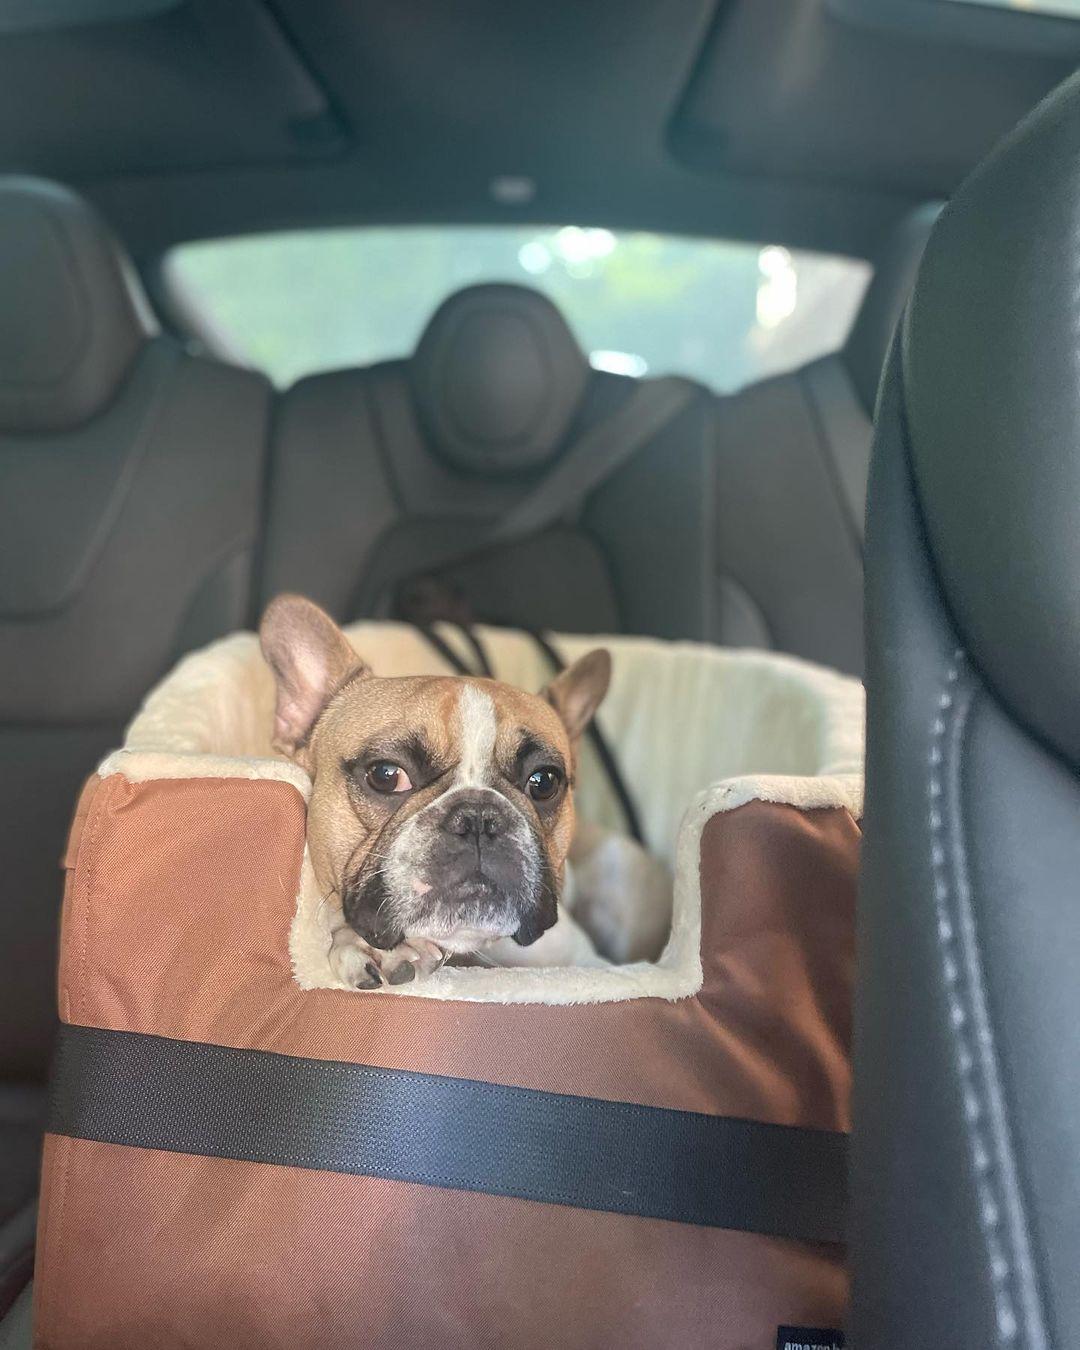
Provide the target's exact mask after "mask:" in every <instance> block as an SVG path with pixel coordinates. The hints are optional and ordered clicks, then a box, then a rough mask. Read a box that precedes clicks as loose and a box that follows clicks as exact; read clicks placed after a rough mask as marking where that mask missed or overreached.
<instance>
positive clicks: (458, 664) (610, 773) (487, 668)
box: [413, 623, 645, 847]
mask: <svg viewBox="0 0 1080 1350" xmlns="http://www.w3.org/2000/svg"><path fill="white" fill-rule="evenodd" d="M454 626H455V627H456V628H457V629H458V631H459V632H460V633H461V635H462V637H463V638H464V639H465V641H466V642H467V643H468V644H469V647H470V648H471V650H472V652H473V654H474V656H475V657H476V666H475V668H471V667H470V666H469V664H468V663H467V662H466V661H463V660H462V658H461V656H460V655H459V654H458V653H457V652H456V651H455V650H454V648H453V647H451V646H450V644H449V643H448V642H447V641H446V639H445V638H443V637H442V635H441V634H439V633H437V632H436V631H435V629H434V628H433V627H432V626H431V625H430V624H427V623H414V624H413V627H414V628H415V629H416V631H417V632H418V633H419V634H420V636H421V637H422V638H423V639H424V641H425V642H427V643H428V644H429V646H431V647H433V648H434V649H435V651H437V652H438V653H439V655H440V656H441V657H442V658H443V660H444V661H445V662H446V664H447V665H448V666H449V667H450V668H451V670H454V671H456V672H457V674H459V675H470V676H476V675H482V676H484V677H485V678H487V679H489V680H493V679H494V678H495V674H494V671H493V668H492V665H491V660H490V658H489V657H488V654H487V651H486V649H485V647H484V644H483V643H482V642H481V641H480V639H479V637H478V636H477V635H476V633H475V632H474V630H473V629H472V628H471V627H470V626H469V625H468V624H465V623H455V624H454ZM522 631H523V632H525V633H526V634H528V636H529V637H530V638H531V639H532V640H533V642H534V643H535V644H536V646H537V647H538V648H539V649H540V651H541V652H542V653H543V655H544V657H545V658H546V659H547V662H548V664H549V665H550V666H551V668H552V670H553V671H554V673H555V674H556V675H561V674H562V672H563V671H564V670H565V669H566V662H565V661H564V660H563V659H562V657H561V656H560V655H559V653H558V652H557V651H556V650H555V648H554V647H553V646H552V645H551V643H550V642H549V641H548V639H547V637H546V636H545V635H544V634H543V633H541V632H539V631H538V630H537V629H532V628H526V629H523V630H522ZM586 735H587V736H588V737H589V739H590V740H591V741H592V743H593V749H594V750H595V751H596V755H597V758H598V759H599V760H600V763H601V765H602V766H603V769H604V772H605V774H607V778H608V782H609V783H610V784H611V789H612V791H613V792H614V793H615V797H616V799H617V800H618V803H619V808H620V810H621V811H622V814H623V819H624V820H625V821H626V828H627V830H628V832H629V833H630V835H631V836H632V837H633V838H634V839H636V840H637V842H638V843H639V844H641V845H642V846H643V847H644V844H645V836H644V834H643V832H642V829H641V819H640V817H639V816H638V813H637V808H636V807H635V805H634V801H633V798H632V797H631V796H630V793H629V792H628V791H627V788H626V783H625V781H624V780H623V776H622V773H621V772H620V770H619V766H618V763H617V762H616V760H615V756H614V755H613V754H612V751H611V746H610V745H608V742H607V738H606V737H605V735H604V733H603V732H602V731H601V730H600V727H599V725H598V724H597V722H596V721H595V720H594V721H592V722H590V723H589V726H588V729H587V731H586Z"/></svg>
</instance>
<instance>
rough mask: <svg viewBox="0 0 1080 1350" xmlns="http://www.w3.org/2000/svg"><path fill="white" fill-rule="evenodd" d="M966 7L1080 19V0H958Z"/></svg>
mask: <svg viewBox="0 0 1080 1350" xmlns="http://www.w3.org/2000/svg"><path fill="white" fill-rule="evenodd" d="M958 3H961V4H965V5H989V6H990V7H991V8H993V9H1026V10H1030V11H1031V12H1032V13H1034V14H1056V15H1058V16H1059V17H1063V18H1066V19H1080V0H958Z"/></svg>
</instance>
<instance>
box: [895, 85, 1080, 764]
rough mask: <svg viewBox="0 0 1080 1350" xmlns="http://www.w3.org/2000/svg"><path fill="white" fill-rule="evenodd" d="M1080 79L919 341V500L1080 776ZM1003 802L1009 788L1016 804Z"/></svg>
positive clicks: (1033, 709) (948, 278)
mask: <svg viewBox="0 0 1080 1350" xmlns="http://www.w3.org/2000/svg"><path fill="white" fill-rule="evenodd" d="M1078 202H1080V78H1078V77H1073V78H1072V79H1070V80H1069V81H1068V82H1067V83H1066V84H1064V85H1063V86H1062V87H1061V88H1060V89H1059V90H1058V91H1057V92H1056V93H1054V94H1052V95H1051V96H1050V98H1048V99H1047V100H1045V101H1044V102H1043V103H1042V104H1040V105H1039V107H1038V108H1037V109H1036V110H1035V111H1034V112H1033V113H1032V114H1031V115H1030V116H1029V117H1027V118H1026V119H1025V120H1024V121H1023V122H1022V123H1021V124H1020V126H1019V127H1018V128H1017V129H1016V131H1015V132H1013V133H1012V135H1011V136H1009V137H1008V138H1007V139H1006V140H1005V141H1004V142H1003V143H1002V144H1001V145H1000V146H999V148H998V149H997V150H996V151H995V152H994V153H993V154H992V155H991V156H990V158H989V159H988V160H986V161H984V163H983V165H982V166H981V167H980V168H979V169H978V170H976V172H975V173H974V174H973V175H972V176H971V177H970V178H969V179H968V180H967V182H966V183H965V184H964V185H963V187H962V188H961V189H960V191H959V193H958V194H957V196H956V197H955V199H954V200H953V201H952V202H951V204H950V205H949V206H948V207H947V208H946V209H945V211H944V213H943V214H942V216H941V219H940V220H939V221H938V223H937V226H936V227H935V229H934V232H933V234H932V235H931V238H930V242H929V244H928V245H927V249H926V253H925V256H924V258H923V263H922V267H921V268H920V270H919V277H918V281H917V282H916V286H915V292H914V295H913V297H912V301H911V306H910V308H909V311H908V316H907V320H906V322H905V326H904V330H903V335H902V372H903V385H904V399H905V407H906V420H907V433H908V438H909V445H910V454H911V460H912V467H913V472H914V475H915V484H916V495H917V498H918V501H919V504H920V507H921V510H922V514H923V520H924V522H925V526H926V531H927V536H928V540H929V545H930V551H931V553H932V555H933V560H934V564H935V567H936V570H937V575H938V578H939V581H940V584H941V587H942V590H943V592H944V595H945V598H946V602H947V604H948V606H949V608H950V610H951V613H952V616H953V619H954V622H955V624H956V626H957V629H958V631H959V632H960V633H961V635H962V637H963V641H964V644H965V646H966V647H967V649H968V651H969V653H970V654H971V656H972V659H973V660H974V661H975V663H976V664H977V666H978V667H979V670H980V671H981V674H982V676H983V678H984V679H985V680H986V681H987V683H989V684H990V685H991V687H992V688H994V690H995V692H996V693H997V695H998V697H999V698H1001V699H1002V700H1003V702H1004V703H1005V704H1006V705H1007V706H1008V707H1009V709H1010V711H1011V712H1012V713H1013V715H1014V716H1015V717H1016V719H1017V720H1018V721H1020V722H1021V723H1022V724H1024V725H1026V726H1027V727H1028V729H1029V730H1033V731H1034V732H1035V733H1036V734H1037V735H1039V736H1040V737H1041V738H1042V739H1043V740H1044V741H1045V742H1047V743H1049V744H1050V745H1051V746H1052V747H1054V748H1055V749H1056V750H1057V751H1058V752H1059V753H1060V754H1063V755H1064V756H1065V757H1066V758H1067V759H1068V760H1069V761H1071V763H1072V764H1073V765H1074V766H1080V716H1078V713H1077V709H1078V706H1080V224H1078V222H1080V215H1078V212H1077V204H1078ZM1003 790H1004V789H1003Z"/></svg>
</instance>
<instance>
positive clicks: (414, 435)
mask: <svg viewBox="0 0 1080 1350" xmlns="http://www.w3.org/2000/svg"><path fill="white" fill-rule="evenodd" d="M932 219H933V213H932V212H922V213H920V214H919V215H918V216H917V217H914V218H913V219H912V220H911V221H909V222H907V223H906V224H905V225H904V227H903V228H902V229H901V230H900V231H899V232H898V234H897V236H896V238H895V239H893V240H892V241H891V242H890V245H889V248H888V249H887V250H886V251H885V253H884V255H883V258H882V261H881V264H880V267H879V269H878V271H877V273H876V274H875V278H874V281H873V283H872V284H871V287H870V290H869V292H868V295H867V298H866V300H865V302H864V305H863V308H862V311H861V313H860V315H859V318H858V321H857V322H856V324H855V327H854V330H853V332H852V335H851V339H850V340H849V342H848V344H847V346H846V347H845V349H844V350H843V351H842V352H839V353H837V354H836V355H834V356H829V357H826V358H824V359H822V360H821V361H817V362H815V363H813V364H812V365H810V366H808V367H806V368H804V369H803V370H800V371H797V372H795V373H794V374H792V375H785V376H781V377H780V378H778V379H774V380H769V381H767V382H765V383H762V384H759V385H756V386H754V387H753V388H751V389H748V390H746V391H744V392H743V393H741V394H738V395H736V396H735V397H732V398H726V399H719V400H717V399H716V398H714V397H713V396H712V395H711V394H709V393H708V392H707V391H706V390H704V389H698V390H697V392H696V394H695V395H694V397H693V398H692V399H691V401H690V403H689V404H688V405H687V406H686V407H685V408H684V410H683V411H682V412H681V413H680V414H679V415H678V416H677V417H675V418H673V419H672V420H671V421H670V422H669V423H668V424H667V425H665V426H664V427H662V429H661V430H660V431H659V432H658V433H657V434H656V435H655V436H654V437H653V438H652V439H651V440H649V441H648V442H647V443H646V444H645V445H644V446H642V448H641V449H640V450H638V451H637V452H636V453H635V454H634V455H633V457H632V458H631V459H630V460H629V462H627V463H625V464H623V465H622V466H621V467H619V468H618V470H617V471H616V472H615V473H613V474H612V475H611V477H610V478H608V479H607V480H606V481H605V482H604V483H603V485H602V486H601V487H599V488H598V489H596V490H595V491H593V492H592V493H591V494H590V495H589V496H588V498H587V500H585V501H584V502H583V503H581V504H580V505H579V506H578V508H577V509H576V510H575V511H573V512H572V513H570V515H569V516H568V518H567V520H566V521H565V522H564V523H563V524H560V525H559V526H557V527H553V528H549V529H547V530H545V531H544V532H543V533H542V534H540V535H539V536H537V537H532V538H529V539H527V540H523V541H521V542H519V543H513V544H509V545H502V546H500V547H499V548H498V549H497V550H487V551H485V552H484V553H483V554H482V555H481V556H479V557H477V558H475V559H473V560H471V561H470V562H469V563H468V564H467V565H465V564H460V563H459V564H457V565H451V566H450V567H449V568H447V569H440V570H441V571H443V572H444V573H445V574H446V575H448V576H449V578H450V580H451V581H452V583H453V586H454V588H455V589H456V590H457V591H459V592H460V593H462V594H463V595H464V596H465V597H466V599H467V601H468V609H469V610H470V611H471V613H472V614H473V615H474V616H475V617H477V618H480V619H485V620H489V621H491V622H496V623H510V624H514V623H517V624H521V623H528V624H530V625H532V626H536V627H546V628H554V629H561V630H563V631H567V632H630V633H651V634H655V635H657V636H660V637H668V638H691V639H698V640H704V641H710V642H718V643H724V644H729V645H734V646H746V645H752V646H761V647H774V648H779V649H781V650H784V651H790V652H794V653H796V654H797V655H800V656H805V657H809V658H812V659H815V660H818V661H823V662H825V663H827V664H830V665H833V666H837V667H839V668H840V669H842V670H847V671H850V672H852V673H854V674H861V673H862V507H863V497H864V495H865V490H866V474H867V466H868V462H869V454H870V431H871V416H872V409H873V398H874V391H875V388H876V380H877V375H876V372H877V371H878V370H879V369H880V367H881V363H882V360H883V358H884V352H885V346H886V344H887V342H888V340H889V335H890V333H891V331H892V328H893V326H894V324H895V321H896V317H897V315H898V314H899V312H900V309H901V307H902V305H903V301H904V298H905V296H906V294H907V290H908V287H909V286H910V282H911V279H912V277H913V275H914V269H915V266H916V264H917V261H918V258H919V256H920V254H921V251H922V246H923V243H924V241H925V237H926V234H927V232H928V230H929V226H930V223H931V221H932ZM635 387H636V381H634V380H632V379H628V378H626V377H623V376H617V375H611V374H606V373H602V372H598V371H593V370H591V369H590V368H589V366H588V363H587V361H586V359H585V357H584V355H583V353H582V352H581V350H580V348H579V347H578V345H577V343H576V342H575V340H574V338H573V336H572V334H571V333H570V330H569V329H568V327H567V325H566V323H565V321H564V320H563V318H562V316H561V315H560V314H559V312H558V311H557V310H556V309H555V307H554V306H553V305H552V304H551V302H550V301H548V300H547V299H545V298H544V297H543V296H541V295H539V294H537V293H536V292H535V291H531V290H528V289H526V288H524V287H519V286H510V285H485V286H473V287H469V288H467V289H466V290H463V291H459V292H458V293H457V294H455V295H453V296H451V297H450V298H449V299H448V300H446V301H445V302H444V304H443V305H442V306H441V307H440V308H439V310H438V311H437V312H436V314H435V316H434V317H433V318H432V320H431V322H430V324H429V325H428V327H427V329H426V331H425V332H424V334H423V336H422V337H421V339H420V342H419V344H418V347H417V350H416V352H415V353H414V355H413V356H412V357H410V358H409V359H407V360H397V361H388V362H385V363H383V364H381V365H378V366H374V367H371V368H369V369H364V370H347V371H339V372H335V373H333V374H328V375H316V376H312V377H311V378H309V379H306V380H302V381H301V382H300V383H299V384H297V385H295V386H294V387H293V388H292V389H291V390H289V391H288V392H287V393H286V394H285V395H284V396H283V398H282V401H281V405H280V411H279V415H278V417H277V419H276V423H275V436H274V443H273V447H272V455H271V480H270V507H269V517H268V521H267V531H266V543H265V553H264V558H265V563H264V570H263V574H262V579H261V597H260V598H261V600H263V601H266V600H269V599H270V598H271V597H272V596H274V595H276V594H277V593H278V592H279V591H282V590H297V591H301V592H303V593H304V594H307V595H310V596H311V597H313V598H314V599H316V600H318V601H319V602H320V603H321V604H323V605H324V606H325V607H326V608H327V609H329V610H330V612H331V613H333V614H334V615H335V616H336V617H338V618H339V619H353V618H361V617H367V616H368V615H369V614H370V613H372V612H376V613H379V612H385V603H383V604H382V605H380V604H378V603H374V602H375V601H376V600H377V599H378V597H376V596H373V595H372V594H370V592H369V590H368V588H366V587H365V578H366V577H367V576H368V575H369V574H370V570H371V569H372V567H373V566H377V561H376V560H377V558H378V556H379V554H380V553H381V552H382V551H383V550H386V549H388V548H394V549H397V548H399V547H400V546H401V545H402V543H403V542H407V543H408V545H409V546H410V547H411V549H412V551H413V552H414V553H415V558H416V571H417V572H418V573H422V572H423V571H424V570H425V569H424V560H425V556H428V557H430V556H431V553H430V550H431V549H432V548H435V549H442V548H446V547H447V541H448V540H449V541H451V547H456V546H459V547H460V549H461V552H462V553H464V552H466V551H467V549H468V547H469V544H470V541H474V540H476V539H477V538H479V537H481V535H482V534H483V531H484V530H485V529H486V528H488V526H489V525H490V523H491V522H492V521H494V520H496V519H497V518H498V517H499V516H500V515H501V514H502V513H505V512H506V511H507V510H508V509H510V508H511V507H512V506H513V505H514V504H515V503H516V502H518V501H520V500H521V499H522V498H523V497H525V496H526V495H527V494H528V493H529V492H530V490H531V489H532V487H533V485H534V484H535V483H536V481H537V480H538V478H539V477H540V476H542V475H543V474H544V473H545V472H550V470H551V468H552V466H553V465H554V464H556V463H557V462H558V461H559V459H560V457H561V456H562V455H563V454H565V453H566V452H567V449H568V448H569V447H571V446H573V444H574V443H575V441H576V440H577V438H578V437H579V436H580V435H581V434H582V431H583V430H584V429H585V428H587V427H590V426H592V425H594V424H596V423H597V422H599V421H601V420H603V419H604V418H606V417H609V416H611V414H612V412H613V411H614V410H615V409H616V408H617V407H619V406H620V405H621V404H623V403H624V402H625V401H626V400H627V399H628V398H630V397H631V396H632V394H633V391H634V389H635ZM444 556H445V555H444ZM382 599H383V601H385V597H382Z"/></svg>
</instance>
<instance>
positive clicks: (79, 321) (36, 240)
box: [0, 178, 152, 432]
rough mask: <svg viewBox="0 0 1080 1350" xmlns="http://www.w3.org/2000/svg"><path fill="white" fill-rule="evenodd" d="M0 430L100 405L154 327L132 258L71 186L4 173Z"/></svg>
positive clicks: (36, 426)
mask: <svg viewBox="0 0 1080 1350" xmlns="http://www.w3.org/2000/svg"><path fill="white" fill-rule="evenodd" d="M0 277H2V278H3V286H2V288H0V430H4V431H14V432H18V431H58V430H64V429H66V428H69V427H73V426H77V425H79V424H80V423H82V422H85V421H87V420H89V419H90V418H91V417H93V416H94V414H95V413H97V412H98V411H100V409H101V408H103V407H104V406H105V405H106V404H107V403H108V402H109V400H110V399H111V398H112V396H113V394H114V393H115V392H116V389H117V387H118V386H119V384H120V382H121V381H122V380H123V378H124V376H125V374H126V373H127V371H128V369H129V368H130V366H131V363H132V361H133V360H134V359H135V356H136V354H137V352H138V351H139V348H140V346H141V345H142V343H143V342H144V341H145V340H146V337H147V336H148V334H149V333H150V332H151V331H152V321H151V320H150V317H149V313H148V309H147V306H146V302H145V300H144V298H143V296H142V293H141V291H140V289H139V287H138V283H137V281H136V279H135V277H134V274H133V271H132V268H131V266H130V264H129V263H128V262H127V260H126V259H125V257H124V255H123V254H122V253H121V251H120V248H119V246H118V244H117V243H116V240H115V239H114V238H113V236H112V235H111V234H110V233H109V231H108V229H107V228H106V227H105V225H104V224H103V222H102V221H101V219H100V217H99V216H98V215H97V213H96V212H95V211H93V210H92V209H91V208H90V207H89V206H88V205H87V204H86V203H85V202H84V201H82V200H81V199H80V198H78V197H76V196H75V195H74V193H72V192H69V191H67V189H65V188H62V187H59V186H58V185H57V184H55V183H47V182H42V181H40V180H38V179H33V178H0Z"/></svg>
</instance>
